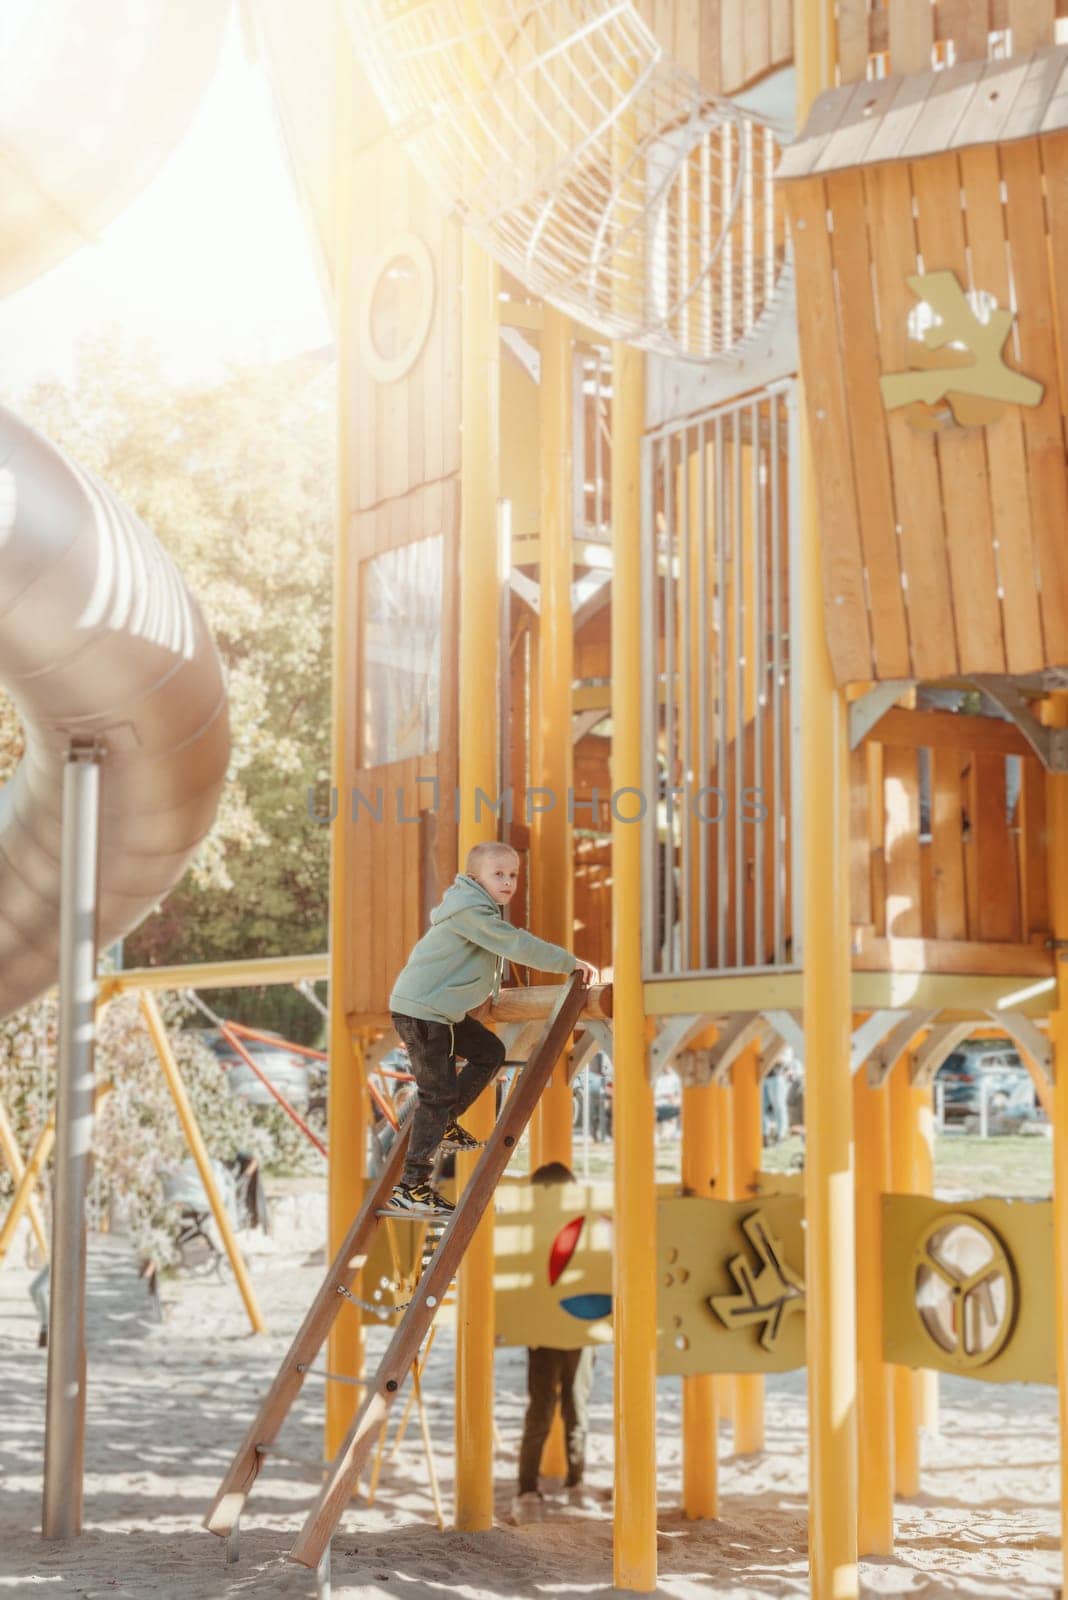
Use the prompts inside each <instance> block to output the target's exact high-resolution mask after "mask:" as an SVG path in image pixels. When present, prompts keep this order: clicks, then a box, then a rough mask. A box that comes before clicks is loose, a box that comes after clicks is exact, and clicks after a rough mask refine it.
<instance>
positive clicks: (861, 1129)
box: [853, 1068, 894, 1556]
mask: <svg viewBox="0 0 1068 1600" xmlns="http://www.w3.org/2000/svg"><path fill="white" fill-rule="evenodd" d="M853 1121H854V1128H855V1132H856V1147H857V1149H856V1215H857V1445H858V1473H857V1479H858V1506H857V1543H858V1548H859V1553H860V1555H862V1556H879V1555H890V1553H891V1552H892V1550H893V1548H894V1472H893V1467H894V1423H893V1415H894V1414H893V1381H892V1376H891V1368H890V1367H889V1366H887V1364H886V1362H885V1361H884V1360H883V1270H882V1268H883V1195H884V1194H886V1193H888V1192H889V1189H890V1107H889V1098H888V1091H887V1090H886V1089H885V1088H881V1089H873V1088H872V1087H871V1086H870V1085H869V1083H868V1077H867V1072H866V1070H865V1069H864V1068H861V1070H860V1071H859V1072H858V1073H857V1074H856V1077H855V1078H854V1080H853Z"/></svg>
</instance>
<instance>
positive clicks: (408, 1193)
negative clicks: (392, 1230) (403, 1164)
mask: <svg viewBox="0 0 1068 1600" xmlns="http://www.w3.org/2000/svg"><path fill="white" fill-rule="evenodd" d="M384 1209H385V1210H386V1211H388V1212H389V1213H390V1214H391V1215H392V1216H403V1217H449V1216H451V1215H452V1213H453V1212H454V1211H455V1210H456V1207H455V1206H454V1205H453V1203H452V1201H451V1200H446V1198H445V1196H444V1195H443V1194H439V1193H438V1191H437V1190H436V1189H435V1188H433V1187H432V1186H431V1185H430V1184H429V1183H398V1184H397V1185H396V1187H395V1188H394V1190H393V1193H392V1194H391V1195H390V1197H389V1202H388V1204H387V1205H386V1206H385V1208H384Z"/></svg>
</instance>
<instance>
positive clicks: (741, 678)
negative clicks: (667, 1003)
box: [731, 407, 746, 967]
mask: <svg viewBox="0 0 1068 1600" xmlns="http://www.w3.org/2000/svg"><path fill="white" fill-rule="evenodd" d="M731 427H732V428H733V430H734V449H733V451H732V454H731V474H732V483H731V507H732V510H731V521H732V524H733V530H732V540H731V552H732V555H733V566H732V573H733V578H734V664H733V665H734V795H733V797H732V802H731V804H732V807H733V811H732V815H731V823H732V827H733V829H734V963H733V964H734V966H736V967H744V966H745V965H746V960H745V881H746V872H745V834H744V829H743V826H742V814H743V805H742V790H743V788H744V787H745V739H746V728H745V674H746V660H745V517H744V511H743V503H742V410H741V408H740V407H739V408H736V409H735V410H733V411H732V412H731Z"/></svg>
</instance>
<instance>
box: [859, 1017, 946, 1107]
mask: <svg viewBox="0 0 1068 1600" xmlns="http://www.w3.org/2000/svg"><path fill="white" fill-rule="evenodd" d="M937 1016H938V1012H937V1011H919V1010H913V1011H907V1012H906V1013H905V1015H904V1016H903V1017H902V1019H901V1021H900V1022H899V1023H898V1024H897V1026H896V1027H895V1028H893V1029H892V1030H891V1031H890V1033H889V1034H888V1035H887V1037H886V1038H885V1039H884V1040H883V1042H882V1043H881V1044H879V1045H877V1046H876V1047H875V1049H874V1050H873V1051H872V1052H871V1054H870V1055H869V1057H868V1082H869V1083H870V1084H871V1086H872V1088H873V1089H879V1088H881V1087H882V1085H883V1084H884V1083H885V1082H886V1080H887V1078H888V1077H889V1075H890V1073H891V1072H892V1071H893V1070H894V1068H895V1066H896V1065H897V1063H898V1061H900V1059H901V1057H902V1056H903V1055H904V1053H905V1051H906V1050H907V1049H908V1047H909V1045H910V1044H911V1043H912V1041H913V1039H915V1037H916V1035H917V1034H918V1033H921V1032H922V1031H923V1029H924V1028H926V1027H928V1026H929V1025H930V1023H932V1022H933V1021H934V1019H935V1018H936V1017H937Z"/></svg>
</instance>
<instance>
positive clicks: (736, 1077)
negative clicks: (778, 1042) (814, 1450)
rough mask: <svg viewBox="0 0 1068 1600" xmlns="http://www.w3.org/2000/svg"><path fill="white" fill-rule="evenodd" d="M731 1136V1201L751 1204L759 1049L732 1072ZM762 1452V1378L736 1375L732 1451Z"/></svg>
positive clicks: (758, 1154)
mask: <svg viewBox="0 0 1068 1600" xmlns="http://www.w3.org/2000/svg"><path fill="white" fill-rule="evenodd" d="M731 1073H732V1077H733V1089H732V1093H731V1099H732V1101H733V1107H732V1112H733V1116H732V1121H733V1132H734V1167H733V1174H732V1176H733V1190H732V1194H733V1198H734V1199H735V1200H752V1199H753V1197H754V1196H755V1195H756V1194H758V1193H759V1191H760V1169H761V1165H762V1163H763V1157H764V1126H763V1116H762V1114H761V1101H762V1089H761V1081H760V1045H759V1044H758V1043H755V1044H751V1045H749V1046H748V1048H747V1049H745V1050H743V1052H742V1054H741V1055H740V1056H739V1058H738V1060H737V1061H736V1062H735V1063H734V1066H733V1067H732V1069H731ZM763 1448H764V1376H763V1374H762V1373H760V1372H742V1373H738V1374H737V1376H736V1377H735V1379H734V1451H735V1454H736V1455H739V1456H750V1455H756V1454H757V1453H758V1452H759V1451H761V1450H763Z"/></svg>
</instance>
